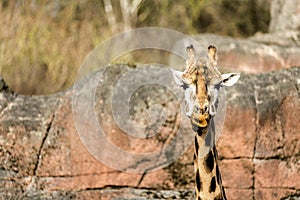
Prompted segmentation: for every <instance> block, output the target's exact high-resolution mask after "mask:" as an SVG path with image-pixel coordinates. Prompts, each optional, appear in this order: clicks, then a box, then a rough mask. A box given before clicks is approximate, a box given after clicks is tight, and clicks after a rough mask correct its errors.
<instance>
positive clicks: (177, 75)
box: [171, 69, 184, 86]
mask: <svg viewBox="0 0 300 200" xmlns="http://www.w3.org/2000/svg"><path fill="white" fill-rule="evenodd" d="M171 71H172V74H173V79H174V81H175V83H176V84H177V85H180V86H182V85H184V82H183V78H182V74H183V72H181V71H177V70H174V69H171Z"/></svg>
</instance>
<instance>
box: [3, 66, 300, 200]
mask: <svg viewBox="0 0 300 200" xmlns="http://www.w3.org/2000/svg"><path fill="white" fill-rule="evenodd" d="M112 69H113V70H112V71H110V74H111V76H112V77H118V76H120V75H121V74H122V73H123V72H126V71H129V70H131V68H129V67H127V66H114V67H112ZM299 77H300V68H297V67H295V68H290V69H285V70H280V71H277V72H270V73H265V74H257V75H244V74H243V75H242V76H241V79H240V80H239V82H238V83H237V84H236V85H235V86H234V87H232V88H229V89H228V90H227V112H226V120H225V125H224V129H223V133H222V135H221V137H220V139H219V141H218V145H217V146H218V149H219V156H220V160H221V161H220V167H221V173H222V178H223V183H224V186H225V188H226V193H227V196H228V199H297V198H298V199H299V198H300V131H299V130H300V124H299V118H300V114H299V113H300V98H299V97H300V90H299V88H300V78H299ZM112 81H113V79H112ZM109 87H113V86H109ZM106 89H107V88H106ZM106 89H102V90H101V91H102V92H101V91H100V92H98V93H96V99H95V101H96V102H97V99H98V98H100V97H101V95H102V94H103V91H107V90H106ZM108 89H109V88H108ZM146 91H148V92H149V94H150V95H151V96H152V97H153V99H156V100H157V99H159V98H160V96H161V98H162V101H164V99H165V98H166V96H164V95H166V93H165V92H164V91H163V90H162V91H161V90H159V89H158V90H155V89H153V90H152V91H157V93H159V94H160V95H157V94H156V95H155V94H152V93H153V92H152V93H151V90H146ZM143 94H144V95H145V96H147V93H143ZM71 98H72V91H71V90H68V91H65V92H62V93H59V94H56V95H50V96H31V97H30V96H20V95H16V94H13V93H12V92H9V91H8V90H7V88H6V87H2V92H1V93H0V160H1V162H0V199H3V200H7V199H191V198H192V196H193V185H194V184H193V162H192V152H193V149H192V147H190V148H189V149H188V150H187V151H186V152H185V153H184V154H183V155H182V156H181V157H180V158H179V159H178V160H176V161H175V162H174V163H172V164H171V165H169V166H167V167H165V168H163V169H160V170H157V171H154V172H149V173H142V174H140V173H125V172H121V171H117V170H114V169H111V168H109V167H107V166H105V165H104V164H102V163H101V162H99V161H98V160H97V159H95V157H93V156H92V155H91V154H90V153H89V151H88V150H87V149H86V148H85V146H84V145H83V144H82V142H81V140H80V138H79V136H78V134H77V131H76V127H75V124H74V119H73V114H72V107H71V100H72V99H71ZM137 98H141V97H139V96H138V97H137ZM100 99H101V98H100ZM145 99H147V98H145ZM145 99H138V100H139V101H140V102H146V101H150V100H145ZM168 101H170V102H172V101H174V100H173V99H168ZM157 102H159V100H157ZM157 102H156V103H157ZM148 103H149V102H148ZM100 104H101V102H100ZM171 105H173V104H171ZM138 106H140V107H142V108H140V109H135V110H143V108H145V109H146V107H147V106H146V105H143V104H142V103H141V104H140V105H138ZM145 106H146V107H145ZM162 106H163V107H165V108H167V109H168V110H170V111H171V113H172V112H176V110H178V107H176V106H169V107H168V104H165V103H163V104H162ZM96 108H97V110H98V112H99V113H98V115H99V116H100V115H101V113H102V112H103V110H101V106H100V107H99V106H98V107H97V106H96ZM104 109H106V108H104ZM134 112H140V111H134ZM138 116H140V118H143V115H141V114H139V115H138ZM100 119H103V120H104V119H105V118H101V117H100ZM108 121H109V120H108ZM104 122H105V120H104ZM177 125H178V124H177V123H176V120H175V119H172V118H171V119H169V125H167V126H166V130H164V131H166V133H169V132H170V131H171V129H172V127H173V129H174V128H176V126H177ZM107 130H110V133H109V134H110V136H116V135H120V138H119V139H115V140H114V142H116V144H120V145H124V144H125V146H124V148H127V146H126V145H127V144H126V137H124V136H122V133H121V132H122V131H121V130H119V129H118V127H115V126H111V127H110V129H107ZM164 131H163V132H164ZM168 131H169V132H168ZM162 134H165V133H162ZM124 140H125V143H124ZM162 141H164V142H165V141H166V140H162ZM134 145H136V144H135V143H134ZM142 147H143V146H142ZM135 150H136V149H135Z"/></svg>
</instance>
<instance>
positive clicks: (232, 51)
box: [174, 33, 300, 73]
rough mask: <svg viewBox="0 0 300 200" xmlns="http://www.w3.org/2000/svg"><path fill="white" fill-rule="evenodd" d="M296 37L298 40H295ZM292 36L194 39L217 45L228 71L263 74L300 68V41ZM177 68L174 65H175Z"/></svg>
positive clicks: (202, 42) (204, 43) (206, 44)
mask: <svg viewBox="0 0 300 200" xmlns="http://www.w3.org/2000/svg"><path fill="white" fill-rule="evenodd" d="M296 36H297V37H296ZM296 36H294V34H292V33H291V35H289V36H284V37H283V35H282V34H281V33H276V34H272V33H270V34H257V35H255V36H253V37H250V38H248V39H235V38H231V37H224V36H217V35H212V34H201V35H196V36H193V38H194V39H195V40H197V41H198V42H199V43H200V44H202V46H203V47H205V48H206V47H207V46H208V45H210V44H213V45H216V47H217V48H218V49H219V50H218V55H219V56H218V57H219V61H218V63H219V65H220V66H221V67H223V68H224V69H225V70H238V71H241V72H245V73H262V72H270V71H273V70H278V69H285V68H289V67H293V66H299V65H300V59H299V57H300V38H299V36H298V35H296ZM174 66H176V65H175V63H174Z"/></svg>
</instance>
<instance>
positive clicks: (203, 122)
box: [192, 115, 208, 128]
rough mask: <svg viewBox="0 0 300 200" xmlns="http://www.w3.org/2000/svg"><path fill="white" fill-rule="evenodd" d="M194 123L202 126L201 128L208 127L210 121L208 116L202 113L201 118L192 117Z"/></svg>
mask: <svg viewBox="0 0 300 200" xmlns="http://www.w3.org/2000/svg"><path fill="white" fill-rule="evenodd" d="M192 123H193V124H195V125H197V126H199V127H201V128H204V127H207V125H208V123H207V120H206V117H205V116H204V115H200V116H199V118H194V117H193V118H192Z"/></svg>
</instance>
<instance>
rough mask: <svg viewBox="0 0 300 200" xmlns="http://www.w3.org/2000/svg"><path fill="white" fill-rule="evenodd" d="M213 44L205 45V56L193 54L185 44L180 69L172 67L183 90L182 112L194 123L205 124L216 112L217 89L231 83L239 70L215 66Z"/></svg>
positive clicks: (238, 75)
mask: <svg viewBox="0 0 300 200" xmlns="http://www.w3.org/2000/svg"><path fill="white" fill-rule="evenodd" d="M216 52H217V48H216V47H214V46H212V45H211V46H209V47H208V52H207V57H206V58H202V59H201V58H198V57H196V56H195V52H194V48H193V46H192V45H191V46H189V47H187V54H188V60H187V61H186V69H185V71H184V72H180V71H176V70H172V72H173V77H174V80H175V82H176V84H178V85H180V86H181V87H182V88H183V89H184V90H185V104H186V115H187V116H188V117H190V118H191V121H192V124H193V125H196V126H197V127H202V128H204V127H207V125H208V124H209V121H210V118H211V117H212V116H214V115H215V114H216V110H217V109H216V108H217V105H216V104H217V98H218V91H219V89H220V88H221V87H223V86H232V85H234V84H235V83H236V82H237V81H238V79H239V77H240V74H238V73H229V74H221V73H220V72H219V71H218V69H217V68H216V66H217V55H216Z"/></svg>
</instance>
